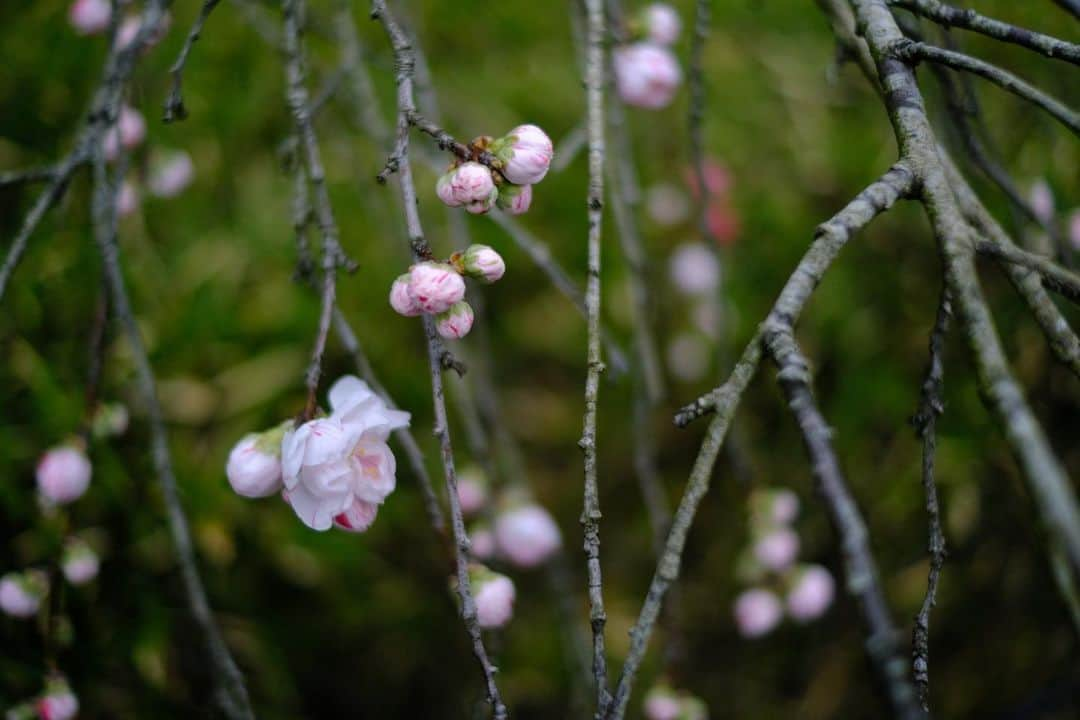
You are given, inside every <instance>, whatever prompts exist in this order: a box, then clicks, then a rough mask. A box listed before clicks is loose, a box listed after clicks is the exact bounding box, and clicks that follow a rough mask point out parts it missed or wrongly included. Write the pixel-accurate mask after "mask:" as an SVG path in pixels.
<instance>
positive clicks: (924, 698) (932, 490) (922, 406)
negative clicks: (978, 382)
mask: <svg viewBox="0 0 1080 720" xmlns="http://www.w3.org/2000/svg"><path fill="white" fill-rule="evenodd" d="M951 319H952V300H951V299H950V298H949V291H948V290H942V292H941V300H940V301H939V303H938V310H937V317H936V319H935V320H934V329H933V330H932V331H931V332H930V343H929V345H930V360H929V362H928V363H927V367H926V375H925V376H924V377H923V384H922V392H921V394H920V397H919V409H918V410H916V412H915V416H914V417H913V418H912V423H913V424H914V426H915V433H916V434H917V435H918V436H919V437H920V438H921V439H922V443H923V456H922V484H923V493H924V494H925V495H926V514H927V516H928V518H929V531H928V535H929V541H928V550H929V552H930V573H929V576H928V578H927V581H926V596H925V598H924V599H923V603H922V606H921V607H920V608H919V613H918V615H916V616H915V629H914V630H913V631H912V653H911V655H912V669H913V673H914V678H915V689H916V690H917V691H918V693H919V702H920V703H921V704H922V708H923V710H926V711H927V712H929V711H930V699H929V698H930V611H931V610H932V609H933V607H934V604H935V603H936V601H937V587H938V580H939V578H940V576H941V568H942V565H943V564H944V563H945V536H944V534H942V531H941V512H940V510H939V508H938V492H937V483H936V481H935V479H934V459H935V452H936V450H937V419H938V416H939V415H941V413H942V412H944V409H945V407H944V399H943V397H942V393H943V388H944V383H945V365H944V362H945V360H944V357H943V356H944V352H945V336H946V335H947V334H948V331H949V323H950V321H951Z"/></svg>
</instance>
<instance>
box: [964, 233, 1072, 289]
mask: <svg viewBox="0 0 1080 720" xmlns="http://www.w3.org/2000/svg"><path fill="white" fill-rule="evenodd" d="M975 249H976V250H977V251H979V252H980V253H982V254H984V255H990V256H992V257H995V258H997V259H999V260H1004V261H1006V262H1010V263H1013V264H1015V265H1019V266H1020V267H1025V268H1027V269H1029V270H1034V271H1035V272H1036V273H1038V274H1039V275H1040V276H1041V277H1042V280H1043V285H1045V286H1046V287H1047V288H1049V289H1050V290H1053V291H1054V292H1057V293H1060V294H1061V295H1064V296H1065V297H1067V298H1069V299H1070V300H1072V301H1073V302H1080V277H1077V275H1076V273H1073V272H1071V271H1069V270H1066V269H1065V268H1063V267H1061V266H1060V265H1058V264H1057V263H1056V262H1054V261H1053V260H1051V259H1050V258H1048V257H1046V256H1044V255H1038V254H1036V253H1032V252H1028V251H1027V250H1024V249H1022V248H1018V247H1016V246H1015V245H1001V244H999V243H996V242H991V241H989V240H979V241H977V242H976V243H975Z"/></svg>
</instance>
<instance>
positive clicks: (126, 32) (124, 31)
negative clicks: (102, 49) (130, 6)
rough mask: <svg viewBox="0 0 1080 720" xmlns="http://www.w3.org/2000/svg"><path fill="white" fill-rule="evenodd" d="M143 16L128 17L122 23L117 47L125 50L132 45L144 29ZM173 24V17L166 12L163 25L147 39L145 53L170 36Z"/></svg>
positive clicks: (118, 31) (144, 46)
mask: <svg viewBox="0 0 1080 720" xmlns="http://www.w3.org/2000/svg"><path fill="white" fill-rule="evenodd" d="M142 22H143V19H142V16H140V15H128V16H127V17H125V18H124V20H123V22H121V23H120V27H119V28H117V30H116V47H117V49H120V50H123V49H124V48H126V47H127V46H128V45H130V44H131V43H132V41H133V40H134V39H135V36H136V35H138V34H139V30H140V29H141V28H142ZM171 23H172V16H171V15H170V14H169V13H168V12H167V11H166V13H165V16H164V18H163V19H162V21H161V24H159V25H158V27H157V28H155V30H154V31H153V32H152V33H150V34H149V35H148V36H147V37H146V42H145V44H144V45H143V47H142V50H143V51H146V50H148V49H150V48H151V47H153V46H154V45H157V44H158V43H159V42H161V41H162V39H163V38H164V37H165V35H166V34H168V31H169V25H170V24H171Z"/></svg>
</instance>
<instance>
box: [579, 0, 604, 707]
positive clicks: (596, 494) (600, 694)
mask: <svg viewBox="0 0 1080 720" xmlns="http://www.w3.org/2000/svg"><path fill="white" fill-rule="evenodd" d="M585 8H586V15H587V26H588V29H587V33H586V37H587V40H586V50H585V68H584V75H585V98H586V108H587V115H586V123H587V125H588V128H589V189H588V197H587V198H586V204H587V206H588V222H589V231H588V270H587V273H586V276H587V280H586V284H585V307H586V310H587V324H588V356H587V364H588V369H587V373H586V379H585V418H584V422H583V425H584V427H583V429H582V434H581V440H580V441H578V445H579V446H580V447H581V450H582V453H583V455H584V458H585V490H584V503H583V507H582V511H581V527H582V530H583V533H584V538H585V539H584V550H585V565H586V569H587V571H588V587H589V622H590V624H591V626H592V633H593V678H594V680H595V682H596V717H598V718H603V717H604V716H605V715H606V713H607V708H608V703H609V702H610V701H611V694H610V692H609V691H608V686H607V658H606V653H605V648H604V626H605V625H606V623H607V613H606V612H605V611H604V586H603V575H602V573H601V569H600V517H601V515H600V486H599V482H598V480H597V467H596V415H597V398H598V397H599V393H600V373H601V372H603V370H604V364H603V362H602V360H601V356H600V240H601V237H600V236H601V222H602V220H603V216H604V75H605V72H604V64H605V63H604V33H605V32H606V31H605V24H606V23H605V18H604V6H603V2H602V0H585Z"/></svg>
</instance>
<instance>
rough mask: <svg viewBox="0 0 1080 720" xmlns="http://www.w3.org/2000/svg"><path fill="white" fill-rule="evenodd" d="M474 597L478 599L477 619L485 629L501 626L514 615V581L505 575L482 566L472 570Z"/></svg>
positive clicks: (471, 579)
mask: <svg viewBox="0 0 1080 720" xmlns="http://www.w3.org/2000/svg"><path fill="white" fill-rule="evenodd" d="M470 575H471V577H470V581H471V583H472V592H473V598H474V599H475V600H476V619H477V621H478V622H479V623H480V627H482V628H484V629H485V630H492V629H495V628H501V627H502V626H503V625H506V623H508V622H510V618H511V617H513V615H514V598H515V595H516V593H515V590H514V583H513V581H512V580H511V579H510V578H508V577H506V576H505V575H500V574H498V573H495V572H492V571H490V570H488V569H487V568H485V567H483V566H481V567H480V569H479V570H478V571H477V570H471V571H470Z"/></svg>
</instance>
